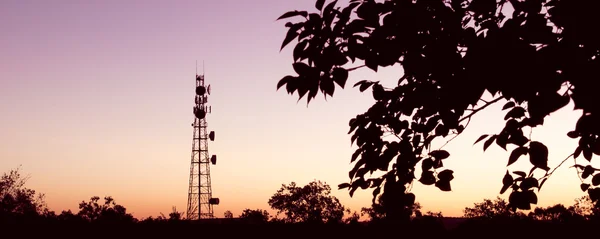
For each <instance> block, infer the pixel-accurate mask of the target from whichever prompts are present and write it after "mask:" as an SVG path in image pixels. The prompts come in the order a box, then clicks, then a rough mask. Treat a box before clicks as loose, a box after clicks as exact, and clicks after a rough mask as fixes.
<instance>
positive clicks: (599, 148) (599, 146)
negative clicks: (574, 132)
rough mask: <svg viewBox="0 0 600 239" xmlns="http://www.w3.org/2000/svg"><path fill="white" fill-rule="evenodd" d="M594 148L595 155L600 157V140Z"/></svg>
mask: <svg viewBox="0 0 600 239" xmlns="http://www.w3.org/2000/svg"><path fill="white" fill-rule="evenodd" d="M592 148H593V149H592V150H593V151H594V154H595V155H600V140H596V143H595V144H594V145H593V146H592Z"/></svg>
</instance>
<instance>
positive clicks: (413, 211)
mask: <svg viewBox="0 0 600 239" xmlns="http://www.w3.org/2000/svg"><path fill="white" fill-rule="evenodd" d="M382 198H383V197H382V195H379V196H378V200H377V201H376V202H375V203H373V204H372V205H371V207H363V208H362V209H361V213H362V214H363V215H367V216H369V219H370V221H372V222H379V221H384V220H386V219H387V217H388V216H387V211H386V205H385V203H386V202H385V201H384V200H382ZM403 212H404V213H405V214H406V215H409V217H410V218H415V217H420V216H422V212H421V204H419V203H418V202H415V203H413V204H412V205H411V206H410V207H406V208H404V210H403Z"/></svg>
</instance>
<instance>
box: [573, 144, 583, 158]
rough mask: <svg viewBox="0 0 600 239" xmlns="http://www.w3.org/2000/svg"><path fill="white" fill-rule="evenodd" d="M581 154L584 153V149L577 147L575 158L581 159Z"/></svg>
mask: <svg viewBox="0 0 600 239" xmlns="http://www.w3.org/2000/svg"><path fill="white" fill-rule="evenodd" d="M581 152H583V149H582V148H581V147H579V146H577V148H576V149H575V152H574V153H573V158H577V157H579V155H581Z"/></svg>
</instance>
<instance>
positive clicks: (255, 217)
mask: <svg viewBox="0 0 600 239" xmlns="http://www.w3.org/2000/svg"><path fill="white" fill-rule="evenodd" d="M269 217H270V216H269V212H267V210H261V209H256V210H252V209H248V208H246V209H244V211H243V212H242V215H240V218H241V219H243V220H246V221H250V222H261V223H262V222H267V221H269Z"/></svg>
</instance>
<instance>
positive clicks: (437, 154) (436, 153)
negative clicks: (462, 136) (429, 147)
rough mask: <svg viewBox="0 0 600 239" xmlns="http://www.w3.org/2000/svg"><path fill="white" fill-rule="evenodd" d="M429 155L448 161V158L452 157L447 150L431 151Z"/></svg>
mask: <svg viewBox="0 0 600 239" xmlns="http://www.w3.org/2000/svg"><path fill="white" fill-rule="evenodd" d="M429 155H430V156H431V157H434V158H436V159H447V158H448V157H450V153H448V151H446V150H434V151H431V152H430V153H429Z"/></svg>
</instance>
